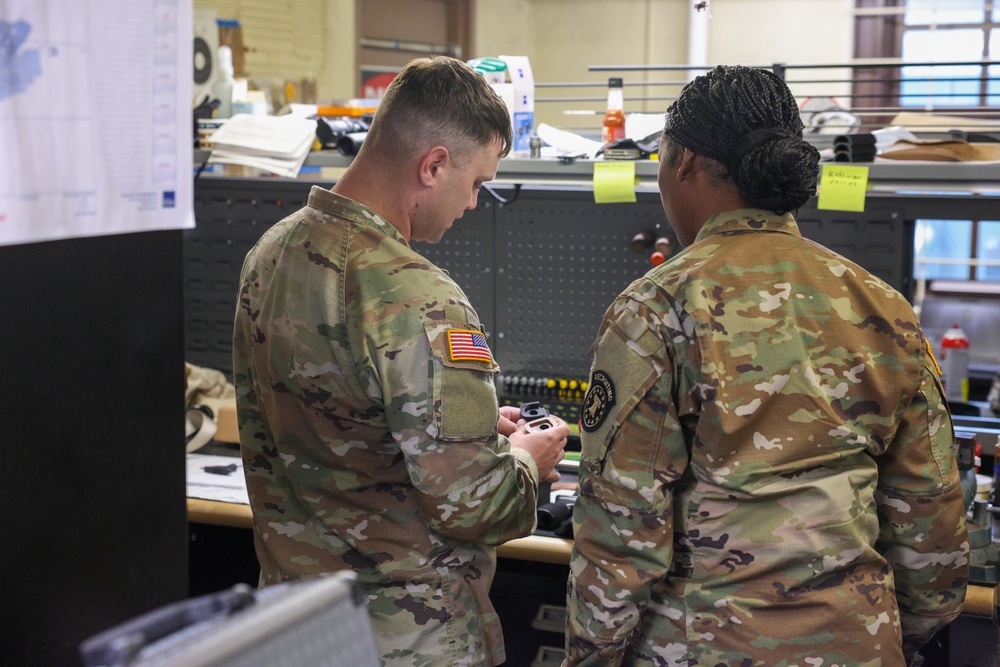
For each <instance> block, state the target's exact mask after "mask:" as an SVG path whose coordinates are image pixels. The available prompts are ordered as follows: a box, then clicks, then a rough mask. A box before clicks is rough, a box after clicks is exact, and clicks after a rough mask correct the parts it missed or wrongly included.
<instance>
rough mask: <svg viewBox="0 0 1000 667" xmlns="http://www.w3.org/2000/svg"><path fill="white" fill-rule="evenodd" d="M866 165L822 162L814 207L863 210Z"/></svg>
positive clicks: (832, 209)
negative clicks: (817, 197) (817, 198)
mask: <svg viewBox="0 0 1000 667" xmlns="http://www.w3.org/2000/svg"><path fill="white" fill-rule="evenodd" d="M867 191H868V167H858V166H848V165H840V164H824V165H823V173H822V176H821V177H820V182H819V201H818V202H817V203H816V208H818V209H822V210H826V211H855V212H858V213H861V212H863V211H864V210H865V193H866V192H867Z"/></svg>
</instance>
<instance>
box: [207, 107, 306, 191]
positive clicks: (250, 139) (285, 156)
mask: <svg viewBox="0 0 1000 667" xmlns="http://www.w3.org/2000/svg"><path fill="white" fill-rule="evenodd" d="M315 138H316V121H315V120H308V119H306V118H299V117H295V116H254V115H249V114H237V115H235V116H233V117H232V118H230V119H229V120H227V121H226V122H225V123H224V124H223V125H222V127H220V128H219V129H218V130H216V131H215V133H214V134H212V144H213V148H212V153H211V155H210V156H209V158H208V161H209V162H217V163H225V164H240V165H244V166H247V167H255V168H257V169H262V170H264V171H269V172H271V173H272V174H277V175H279V176H288V177H295V176H297V175H298V173H299V169H301V168H302V163H303V162H305V160H306V155H308V153H309V149H310V147H312V143H313V140H314V139H315Z"/></svg>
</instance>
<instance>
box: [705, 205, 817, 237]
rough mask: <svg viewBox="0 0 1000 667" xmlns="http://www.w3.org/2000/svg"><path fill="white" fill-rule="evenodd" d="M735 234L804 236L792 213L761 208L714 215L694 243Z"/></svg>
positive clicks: (742, 209)
mask: <svg viewBox="0 0 1000 667" xmlns="http://www.w3.org/2000/svg"><path fill="white" fill-rule="evenodd" d="M733 232H779V233H782V234H791V235H793V236H802V234H801V233H800V232H799V226H798V225H797V224H795V218H794V217H792V214H791V213H786V214H784V215H777V214H776V213H772V212H771V211H764V210H762V209H759V208H738V209H736V210H733V211H726V212H725V213H717V214H715V215H713V216H712V217H711V218H709V219H708V220H707V221H706V222H705V224H704V225H702V227H701V230H700V231H699V232H698V236H696V237H695V239H694V241H695V243H697V242H698V241H701V240H702V239H705V238H707V237H709V236H714V235H716V234H727V233H733Z"/></svg>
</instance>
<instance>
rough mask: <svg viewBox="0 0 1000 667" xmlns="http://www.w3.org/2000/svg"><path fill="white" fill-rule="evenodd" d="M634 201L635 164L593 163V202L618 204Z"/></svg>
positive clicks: (625, 162)
mask: <svg viewBox="0 0 1000 667" xmlns="http://www.w3.org/2000/svg"><path fill="white" fill-rule="evenodd" d="M634 201H635V162H633V161H632V160H621V161H611V162H595V163H594V202H595V203H597V204H618V203H624V202H634Z"/></svg>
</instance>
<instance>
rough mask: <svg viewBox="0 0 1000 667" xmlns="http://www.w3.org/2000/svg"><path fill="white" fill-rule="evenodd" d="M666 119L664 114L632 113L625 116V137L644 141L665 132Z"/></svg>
mask: <svg viewBox="0 0 1000 667" xmlns="http://www.w3.org/2000/svg"><path fill="white" fill-rule="evenodd" d="M665 122H666V117H665V116H664V115H663V114H662V113H630V114H629V115H627V116H625V136H626V137H628V138H629V139H632V140H633V141H642V140H643V139H645V138H646V137H648V136H651V135H654V134H658V133H660V132H662V131H663V125H664V123H665Z"/></svg>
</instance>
